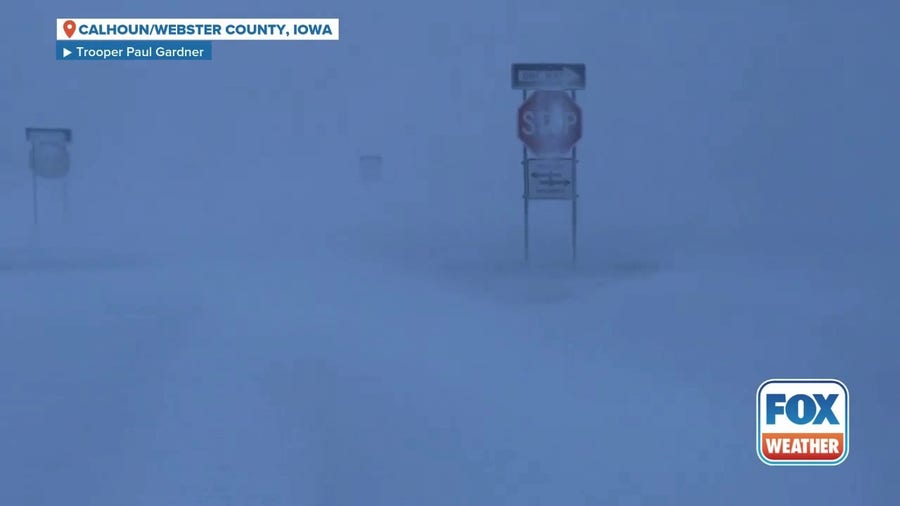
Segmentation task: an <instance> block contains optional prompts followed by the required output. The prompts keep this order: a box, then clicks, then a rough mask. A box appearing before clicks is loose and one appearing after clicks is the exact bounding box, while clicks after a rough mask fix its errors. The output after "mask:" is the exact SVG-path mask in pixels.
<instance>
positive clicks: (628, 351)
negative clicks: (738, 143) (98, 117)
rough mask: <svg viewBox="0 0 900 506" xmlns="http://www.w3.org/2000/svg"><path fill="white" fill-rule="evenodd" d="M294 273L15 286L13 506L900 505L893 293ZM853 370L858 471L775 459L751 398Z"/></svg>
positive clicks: (701, 273) (302, 266)
mask: <svg viewBox="0 0 900 506" xmlns="http://www.w3.org/2000/svg"><path fill="white" fill-rule="evenodd" d="M279 262H281V263H277V262H274V261H272V262H250V261H240V260H233V261H231V260H227V261H226V260H223V261H217V262H211V263H209V262H208V263H203V264H173V265H168V266H159V265H157V266H146V267H144V268H141V269H134V268H132V269H118V270H116V269H110V270H93V271H86V272H85V271H77V270H74V271H70V272H67V273H60V272H47V271H41V270H31V271H28V270H23V269H19V270H16V271H7V272H4V274H3V275H4V277H5V280H6V282H5V285H4V286H5V288H4V289H5V290H8V291H9V292H8V293H5V294H4V300H8V301H15V302H14V303H13V305H12V306H7V308H8V311H4V318H3V320H2V325H3V336H4V339H5V344H4V347H5V349H6V350H7V352H5V353H4V354H3V358H2V368H0V371H2V373H3V374H2V376H3V382H2V386H0V396H2V399H3V403H4V409H3V412H2V413H3V416H2V417H0V430H2V433H3V434H5V438H4V440H3V443H2V444H3V448H2V454H3V455H4V459H3V461H4V465H3V469H2V471H3V475H4V476H5V477H6V478H7V479H8V481H7V482H6V483H7V486H4V487H3V488H2V492H0V494H2V502H3V503H9V504H14V503H18V504H24V503H30V504H51V503H53V502H54V501H55V500H56V499H58V498H59V497H60V494H61V490H62V489H65V490H66V492H65V495H66V496H67V497H70V498H73V499H75V498H77V499H79V500H83V501H84V502H85V503H91V504H126V503H127V504H147V505H150V504H184V505H189V504H191V505H192V504H273V505H276V504H323V505H331V504H335V505H343V504H372V505H377V504H384V505H395V504H410V505H418V504H431V505H437V504H447V505H450V504H492V505H495V504H511V505H512V504H516V505H518V504H544V503H551V502H552V503H554V504H685V503H710V504H712V503H717V504H758V503H759V502H762V501H769V502H774V503H776V504H792V503H795V501H799V500H800V499H801V498H802V499H804V500H809V499H810V497H814V498H818V499H820V500H821V501H822V502H821V503H822V504H837V503H839V501H850V500H851V499H853V500H855V501H857V502H858V503H859V504H876V503H877V501H876V498H878V497H883V494H885V493H889V492H890V493H895V492H896V491H897V490H896V487H897V485H896V484H895V483H892V482H890V481H888V476H887V474H888V471H887V469H888V467H889V466H890V462H891V459H892V458H893V454H892V452H890V451H889V450H888V448H891V447H893V448H896V447H897V443H898V441H897V439H896V436H894V435H892V434H891V433H890V432H889V431H886V430H885V429H886V428H887V427H889V426H890V424H889V422H888V420H889V419H890V417H891V416H895V415H896V408H894V407H892V406H889V405H887V404H885V403H883V402H881V400H882V399H885V398H888V397H889V396H891V395H893V394H892V393H891V392H890V390H888V389H887V388H886V387H885V385H886V384H887V383H889V382H892V381H893V382H896V379H897V372H896V366H895V364H894V360H893V359H892V357H891V352H890V348H889V345H887V344H885V343H889V341H887V340H886V338H887V336H885V335H883V334H882V332H884V329H886V328H890V327H891V326H895V324H896V321H894V320H893V319H892V317H889V316H887V314H888V313H887V307H888V306H889V305H890V303H891V300H893V299H891V298H889V297H888V294H889V292H887V291H885V290H886V289H887V283H886V282H885V280H878V279H871V280H869V282H868V284H866V283H861V282H859V279H857V280H856V282H855V283H854V284H853V285H852V286H848V285H847V284H846V282H847V281H848V278H846V277H842V276H841V275H839V273H836V272H835V271H834V270H825V271H817V270H813V269H807V270H805V271H802V270H801V271H798V270H792V269H789V268H787V267H784V268H782V269H781V270H779V269H776V268H773V267H772V266H766V267H765V268H760V269H758V270H753V269H752V267H751V266H749V265H746V264H745V265H744V266H743V270H740V269H738V268H736V267H735V266H734V265H728V263H727V262H724V261H722V262H719V264H718V265H716V264H715V262H708V263H707V265H708V267H707V268H705V269H697V268H695V267H685V268H683V269H681V270H679V269H675V268H673V267H671V266H666V267H665V268H659V269H658V270H654V269H651V268H637V267H635V266H634V265H632V266H622V265H620V266H618V267H612V266H610V265H608V266H607V267H605V268H602V266H600V265H596V266H590V265H588V266H586V267H584V268H583V271H582V272H580V273H577V274H576V273H572V272H568V271H566V270H565V269H561V270H557V271H552V272H551V271H548V270H546V269H544V270H541V269H536V270H533V271H530V272H529V271H524V270H522V269H520V268H518V267H506V268H488V266H475V265H473V264H472V263H471V262H469V263H466V262H455V263H454V262H444V264H443V265H444V266H445V267H444V268H440V269H437V268H432V267H433V266H432V267H429V269H431V270H430V275H423V274H422V271H421V270H417V269H416V268H415V266H410V268H408V269H405V270H403V269H398V268H391V269H386V268H385V264H383V263H379V262H376V261H375V260H374V259H370V260H368V261H365V260H354V261H349V260H346V261H345V260H342V259H341V258H340V257H335V255H333V254H332V255H329V256H324V254H323V253H316V252H310V253H308V254H307V256H306V257H304V258H298V259H295V261H292V262H285V261H283V260H282V261H279ZM322 265H329V266H331V267H332V268H330V269H328V270H327V271H325V270H322V269H320V268H318V267H319V266H322ZM419 267H421V266H419ZM26 284H27V285H28V286H30V287H32V290H30V291H28V293H29V294H32V295H31V296H30V297H29V296H25V295H23V292H22V291H21V290H15V287H16V286H19V287H21V286H24V285H26ZM37 287H39V289H35V288H37ZM85 287H90V290H85ZM735 287H740V290H736V289H735ZM61 308H66V309H65V311H60V309H61ZM49 309H52V310H53V311H56V312H55V313H53V317H52V318H48V317H47V310H49ZM760 315H764V316H765V317H760ZM848 333H853V334H854V335H853V337H852V339H848V337H847V334H848ZM835 372H838V373H841V376H842V379H844V380H845V381H846V382H847V383H848V385H849V386H850V388H851V396H852V397H851V398H852V399H853V406H854V411H853V420H854V430H853V444H852V446H851V457H850V459H849V460H848V461H847V462H846V463H845V464H844V465H843V466H841V467H840V468H838V469H831V470H828V469H824V470H823V469H791V470H787V471H786V472H785V471H784V470H778V469H769V468H766V467H765V466H763V465H762V464H761V463H760V462H758V461H757V459H756V455H755V453H754V448H753V430H754V425H753V416H754V393H755V388H756V386H757V385H758V384H759V383H760V382H761V381H762V380H763V379H766V378H768V377H773V376H795V377H803V376H831V375H834V373H835ZM50 483H52V484H54V485H55V486H54V487H49V486H48V484H50ZM10 485H11V486H10ZM773 493H774V494H775V498H773ZM867 498H870V499H871V501H869V500H866V499H867ZM76 502H78V501H76Z"/></svg>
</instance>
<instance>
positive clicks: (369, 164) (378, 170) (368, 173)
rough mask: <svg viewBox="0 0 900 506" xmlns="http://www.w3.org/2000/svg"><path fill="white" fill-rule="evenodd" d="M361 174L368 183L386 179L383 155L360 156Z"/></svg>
mask: <svg viewBox="0 0 900 506" xmlns="http://www.w3.org/2000/svg"><path fill="white" fill-rule="evenodd" d="M359 175H360V178H361V179H362V180H363V181H364V182H366V183H377V182H380V181H382V180H384V170H383V168H382V159H381V155H363V156H361V157H359Z"/></svg>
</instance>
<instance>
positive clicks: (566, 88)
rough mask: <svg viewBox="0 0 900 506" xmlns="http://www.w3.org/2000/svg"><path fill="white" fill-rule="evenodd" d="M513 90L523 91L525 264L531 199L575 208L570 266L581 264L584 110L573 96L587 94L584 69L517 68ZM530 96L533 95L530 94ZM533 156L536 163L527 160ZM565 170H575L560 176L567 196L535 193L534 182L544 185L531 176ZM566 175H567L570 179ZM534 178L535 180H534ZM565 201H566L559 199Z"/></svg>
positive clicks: (539, 65) (520, 134)
mask: <svg viewBox="0 0 900 506" xmlns="http://www.w3.org/2000/svg"><path fill="white" fill-rule="evenodd" d="M512 76H513V78H512V87H513V89H521V90H522V104H521V105H520V106H519V111H518V118H517V134H518V138H519V140H521V141H522V170H523V172H524V190H525V191H524V193H523V195H522V197H523V201H524V211H525V260H526V261H528V260H529V240H528V232H529V226H528V210H529V209H528V208H529V201H530V200H532V199H541V200H546V199H551V198H552V199H553V200H560V198H564V199H568V200H571V202H572V263H575V261H576V259H577V251H578V250H577V244H578V241H577V238H578V227H577V225H578V221H577V217H578V206H577V201H578V189H577V188H578V187H577V185H576V170H575V168H576V165H577V163H578V159H577V156H576V155H577V148H576V145H577V144H578V141H579V140H581V135H582V117H583V114H582V112H581V107H579V106H578V104H577V103H576V102H575V91H576V90H583V89H584V88H585V66H584V65H583V64H565V63H516V64H513V65H512ZM529 90H533V91H532V92H531V94H529V93H528V92H529ZM529 151H530V152H531V153H532V154H534V156H535V157H534V158H529V156H528V154H529ZM560 163H562V164H566V163H568V164H571V170H570V171H564V170H557V171H556V172H559V173H560V174H564V175H566V176H568V177H569V179H565V177H563V179H564V180H560V181H555V180H554V182H555V183H559V184H563V185H566V186H570V187H571V190H570V191H568V192H559V191H555V192H542V191H532V188H530V186H531V185H533V184H536V183H534V182H533V181H534V180H536V181H538V182H543V180H542V179H540V178H539V177H537V176H535V177H537V179H535V177H529V174H530V173H532V172H534V174H538V175H540V171H536V170H531V171H530V170H529V169H530V168H531V167H539V166H542V165H547V164H551V165H554V166H555V167H557V168H560V169H561V165H559V164H560ZM566 172H568V174H566ZM534 174H532V176H534ZM561 196H562V197H561Z"/></svg>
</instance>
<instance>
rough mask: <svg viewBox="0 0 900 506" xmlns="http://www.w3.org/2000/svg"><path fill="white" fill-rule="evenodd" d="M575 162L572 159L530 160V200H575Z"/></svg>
mask: <svg viewBox="0 0 900 506" xmlns="http://www.w3.org/2000/svg"><path fill="white" fill-rule="evenodd" d="M574 165H575V161H574V160H573V159H571V158H532V159H529V160H528V167H527V169H528V198H529V199H534V200H539V199H548V200H549V199H552V200H572V199H574V198H575V180H574V170H573V168H574Z"/></svg>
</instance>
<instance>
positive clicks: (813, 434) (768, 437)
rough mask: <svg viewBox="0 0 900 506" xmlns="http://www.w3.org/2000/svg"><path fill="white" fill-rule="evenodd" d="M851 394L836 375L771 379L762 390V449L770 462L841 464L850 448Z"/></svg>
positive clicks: (759, 395) (758, 445)
mask: <svg viewBox="0 0 900 506" xmlns="http://www.w3.org/2000/svg"><path fill="white" fill-rule="evenodd" d="M849 444H850V394H849V392H848V391H847V386H846V385H844V384H843V383H842V382H840V381H838V380H835V379H770V380H768V381H765V382H763V384H762V385H760V386H759V389H758V390H757V391H756V453H757V455H758V456H759V459H760V460H761V461H763V462H764V463H765V464H768V465H770V466H836V465H838V464H840V463H841V462H843V461H844V460H846V458H847V454H848V452H849V449H850V446H849Z"/></svg>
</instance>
